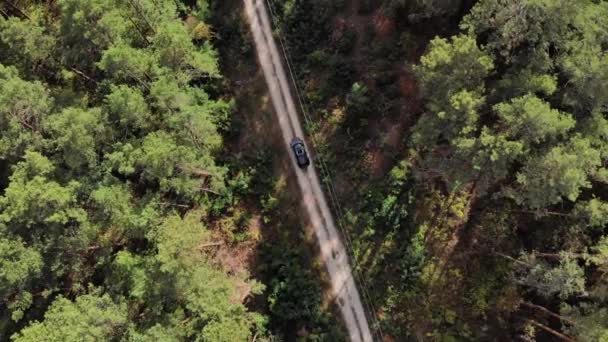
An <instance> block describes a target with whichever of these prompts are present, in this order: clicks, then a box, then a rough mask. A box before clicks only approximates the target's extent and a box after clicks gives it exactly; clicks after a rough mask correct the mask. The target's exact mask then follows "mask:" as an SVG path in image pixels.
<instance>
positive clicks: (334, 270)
mask: <svg viewBox="0 0 608 342" xmlns="http://www.w3.org/2000/svg"><path fill="white" fill-rule="evenodd" d="M264 1H265V0H244V2H245V11H246V13H247V18H248V20H249V25H250V28H251V32H252V34H253V39H254V43H255V46H256V51H257V55H258V61H259V62H260V65H261V67H262V70H263V72H264V77H265V79H266V84H267V85H268V88H269V92H270V97H271V100H272V103H273V106H274V108H275V111H276V114H277V117H278V120H279V125H280V127H281V132H282V135H283V138H284V140H285V147H286V148H287V153H289V155H290V157H291V160H292V165H293V168H294V169H295V173H296V176H297V180H298V185H299V186H300V190H301V193H302V197H303V198H302V202H303V205H304V207H305V208H306V211H307V214H308V216H309V218H310V222H311V224H312V226H313V228H314V231H315V235H316V237H317V239H318V242H319V247H320V250H321V258H322V260H323V262H324V263H325V266H326V268H327V272H328V274H329V277H330V282H331V287H332V291H333V295H334V296H335V298H336V303H337V304H338V306H339V308H340V313H341V315H342V319H343V320H344V324H345V326H346V329H347V332H348V335H349V337H350V340H351V341H353V342H358V341H363V342H368V341H372V340H373V339H372V334H371V332H370V328H369V324H368V322H367V317H366V316H365V310H364V308H363V305H362V303H361V297H360V296H359V292H358V291H357V287H356V285H355V282H354V279H353V274H352V271H351V267H350V265H349V261H348V255H347V253H346V250H345V248H344V245H343V244H342V241H341V239H340V235H339V234H338V231H337V230H336V227H335V225H334V220H333V217H332V215H331V212H330V210H329V207H328V206H327V201H326V200H325V195H324V193H323V191H322V190H321V185H320V183H319V178H318V177H317V173H316V171H315V167H314V160H312V163H313V165H311V166H309V167H308V169H307V170H301V169H299V168H298V167H297V165H296V162H295V159H294V158H293V154H292V152H291V148H290V146H289V143H290V142H291V139H293V138H294V137H296V136H297V137H302V138H304V132H303V131H302V127H301V125H300V121H299V117H298V113H297V111H296V106H295V102H294V100H293V97H292V95H291V91H290V87H289V82H288V79H287V76H286V74H285V70H284V68H283V63H282V59H281V54H279V50H278V49H277V46H276V44H275V42H274V38H273V36H272V26H271V25H270V20H269V18H268V12H267V9H266V5H265V3H264Z"/></svg>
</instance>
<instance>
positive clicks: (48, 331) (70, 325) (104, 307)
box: [12, 293, 128, 342]
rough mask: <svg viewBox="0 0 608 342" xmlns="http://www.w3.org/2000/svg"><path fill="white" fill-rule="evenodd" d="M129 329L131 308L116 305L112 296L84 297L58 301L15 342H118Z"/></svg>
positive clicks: (95, 295) (14, 338) (18, 336)
mask: <svg viewBox="0 0 608 342" xmlns="http://www.w3.org/2000/svg"><path fill="white" fill-rule="evenodd" d="M127 325H128V319H127V306H126V305H125V304H124V303H120V304H117V303H114V302H113V301H112V299H111V298H110V297H109V296H108V295H101V296H100V295H98V294H96V293H93V294H87V295H82V296H79V297H78V298H76V301H74V302H72V301H70V300H68V299H66V298H63V297H59V298H57V299H56V300H55V301H54V302H53V304H52V305H51V307H50V308H49V309H48V311H47V312H46V313H45V315H44V321H42V322H34V323H32V324H30V325H29V326H28V327H26V328H25V329H23V330H22V331H21V332H20V333H19V334H16V335H13V336H12V338H13V340H14V341H21V342H28V341H32V342H33V341H40V340H44V341H53V342H55V341H56V342H60V341H66V342H67V341H70V342H71V341H74V342H76V341H100V340H118V339H120V337H121V336H122V335H123V334H124V332H125V330H126V328H127Z"/></svg>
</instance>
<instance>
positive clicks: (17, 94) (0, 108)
mask: <svg viewBox="0 0 608 342" xmlns="http://www.w3.org/2000/svg"><path fill="white" fill-rule="evenodd" d="M52 103H53V101H52V99H51V98H50V97H49V91H48V90H47V89H46V88H45V87H44V86H43V84H42V83H41V82H39V81H34V82H28V81H24V80H22V79H21V78H19V75H18V72H17V70H16V69H15V68H13V67H10V66H4V65H2V64H1V63H0V130H1V131H2V136H0V157H1V158H7V159H13V158H15V157H16V156H19V155H21V154H22V153H23V152H24V150H25V149H26V148H27V147H30V146H31V147H37V146H39V145H40V144H41V140H42V137H41V135H40V131H41V129H42V125H43V122H44V120H45V119H46V117H47V116H48V114H49V111H50V109H51V108H52Z"/></svg>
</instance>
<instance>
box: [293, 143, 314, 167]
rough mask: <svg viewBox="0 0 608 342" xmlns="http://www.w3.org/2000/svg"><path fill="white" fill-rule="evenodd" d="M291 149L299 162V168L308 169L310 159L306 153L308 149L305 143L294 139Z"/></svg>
mask: <svg viewBox="0 0 608 342" xmlns="http://www.w3.org/2000/svg"><path fill="white" fill-rule="evenodd" d="M291 149H292V150H293V153H294V154H295V155H296V161H297V162H298V166H299V167H301V168H306V167H307V166H308V165H310V159H309V158H308V153H306V147H305V146H304V141H302V139H300V138H297V137H296V138H293V140H292V141H291Z"/></svg>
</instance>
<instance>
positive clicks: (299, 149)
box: [296, 145, 304, 156]
mask: <svg viewBox="0 0 608 342" xmlns="http://www.w3.org/2000/svg"><path fill="white" fill-rule="evenodd" d="M296 154H297V155H299V156H300V155H302V154H304V150H303V149H302V146H300V145H297V146H296Z"/></svg>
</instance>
